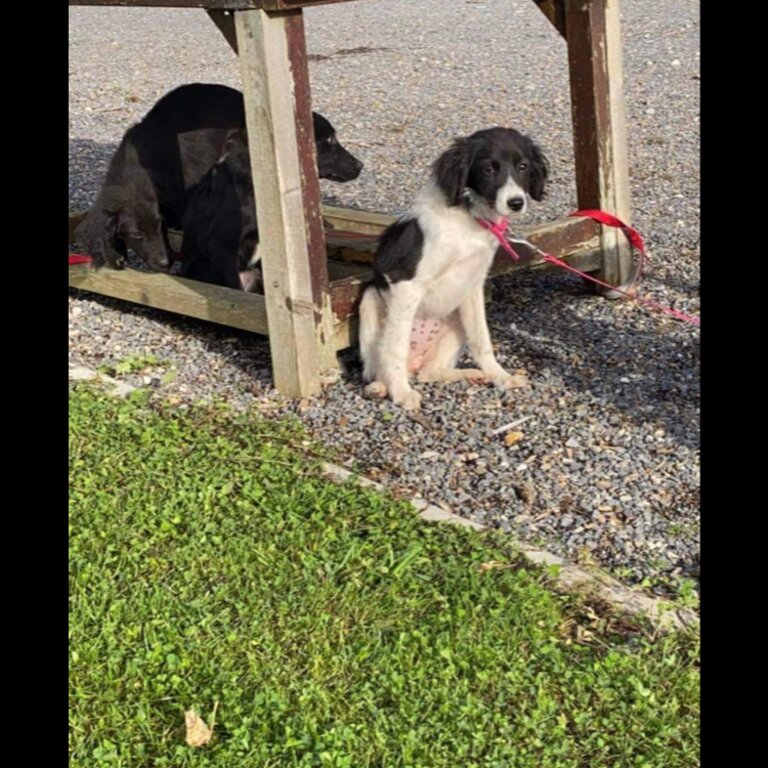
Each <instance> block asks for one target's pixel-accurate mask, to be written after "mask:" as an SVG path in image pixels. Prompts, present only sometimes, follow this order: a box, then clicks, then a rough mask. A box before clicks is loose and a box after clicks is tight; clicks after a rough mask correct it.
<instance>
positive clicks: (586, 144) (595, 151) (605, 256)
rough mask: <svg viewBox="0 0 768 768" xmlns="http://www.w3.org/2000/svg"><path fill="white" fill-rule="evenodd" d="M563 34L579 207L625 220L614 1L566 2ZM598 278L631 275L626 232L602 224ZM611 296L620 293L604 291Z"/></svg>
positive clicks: (621, 281)
mask: <svg viewBox="0 0 768 768" xmlns="http://www.w3.org/2000/svg"><path fill="white" fill-rule="evenodd" d="M565 35H566V40H567V42H568V64H569V67H570V79H571V110H572V117H573V131H574V145H575V151H576V188H577V193H578V202H579V207H580V208H600V209H601V210H604V211H607V212H609V213H613V214H615V215H616V216H618V217H619V218H620V219H622V220H623V221H625V222H626V223H627V224H629V223H630V222H629V219H630V204H629V170H628V166H627V146H626V133H625V117H624V89H623V76H622V64H621V35H620V30H619V1H618V0H567V2H566V13H565ZM601 250H602V268H601V270H600V272H599V273H598V276H599V277H600V278H601V279H602V280H604V281H606V282H608V283H610V284H611V285H617V286H619V287H622V286H624V287H626V286H627V284H628V283H629V282H630V281H631V279H632V275H633V261H632V251H631V249H630V247H629V244H628V243H627V241H626V238H625V237H624V235H623V234H622V233H621V232H620V231H618V230H616V229H611V228H607V227H606V228H604V230H603V234H602V236H601ZM605 295H606V296H608V297H610V298H615V297H618V296H619V295H620V294H617V293H615V292H610V291H608V292H606V293H605Z"/></svg>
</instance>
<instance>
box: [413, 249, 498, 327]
mask: <svg viewBox="0 0 768 768" xmlns="http://www.w3.org/2000/svg"><path fill="white" fill-rule="evenodd" d="M493 254H494V249H493V248H492V247H489V246H488V244H487V243H485V242H482V241H480V242H479V243H477V245H476V246H475V247H473V248H464V249H460V248H456V247H450V246H447V247H446V249H445V250H444V251H443V253H442V254H436V256H438V257H440V256H442V258H439V261H438V260H437V259H436V260H435V262H434V263H433V267H434V268H433V269H431V270H427V269H425V270H424V271H425V273H427V274H424V297H423V300H422V302H421V306H420V307H419V314H421V315H425V316H429V317H447V316H448V315H449V314H451V312H453V311H454V310H455V309H457V308H458V306H459V305H460V304H461V303H462V302H463V301H464V300H465V299H466V298H467V296H468V295H469V294H470V293H471V292H472V291H473V290H475V289H476V288H477V286H478V285H480V284H481V283H482V282H483V281H484V280H485V278H486V276H487V275H488V270H489V269H490V266H491V262H492V261H493ZM427 255H428V254H425V256H427ZM426 266H427V265H426V264H425V267H426Z"/></svg>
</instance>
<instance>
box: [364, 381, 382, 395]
mask: <svg viewBox="0 0 768 768" xmlns="http://www.w3.org/2000/svg"><path fill="white" fill-rule="evenodd" d="M363 391H364V392H365V395H366V396H367V397H376V398H381V397H386V396H387V386H386V384H384V382H383V381H372V382H371V383H370V384H368V385H367V386H366V388H365V389H364V390H363Z"/></svg>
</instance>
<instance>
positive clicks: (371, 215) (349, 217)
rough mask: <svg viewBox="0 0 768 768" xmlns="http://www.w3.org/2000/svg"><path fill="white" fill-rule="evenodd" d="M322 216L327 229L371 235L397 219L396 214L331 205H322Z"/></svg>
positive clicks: (379, 231) (378, 232)
mask: <svg viewBox="0 0 768 768" xmlns="http://www.w3.org/2000/svg"><path fill="white" fill-rule="evenodd" d="M323 218H324V219H325V221H326V225H327V229H328V230H329V231H330V230H333V229H339V230H341V231H343V232H359V233H360V234H371V235H380V234H381V233H382V232H383V231H384V230H385V229H386V228H387V227H388V226H389V225H390V224H392V222H394V221H397V216H393V215H392V214H389V213H375V212H373V211H355V210H353V209H351V208H338V207H336V206H332V205H324V206H323Z"/></svg>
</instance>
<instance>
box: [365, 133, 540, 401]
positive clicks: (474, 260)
mask: <svg viewBox="0 0 768 768" xmlns="http://www.w3.org/2000/svg"><path fill="white" fill-rule="evenodd" d="M547 176H548V163H547V160H546V157H545V156H544V154H543V153H542V151H541V150H540V149H539V147H538V146H537V145H536V144H534V142H533V141H532V140H531V139H530V138H528V137H527V136H524V135H522V134H521V133H519V132H518V131H516V130H514V129H511V128H489V129H487V130H483V131H478V132H477V133H474V134H472V135H471V136H467V137H464V138H459V139H456V140H455V141H454V142H453V144H452V146H451V147H450V148H449V149H447V150H446V151H445V152H444V153H443V154H442V155H440V157H439V158H438V159H437V160H436V162H435V163H434V165H433V168H432V178H431V180H430V182H429V183H428V184H427V186H426V187H425V189H424V190H422V192H421V194H420V195H419V197H418V198H417V200H416V203H415V204H414V206H413V209H412V210H411V213H409V214H408V215H407V216H405V217H404V218H402V219H400V220H399V221H397V222H395V223H394V224H392V225H391V226H390V227H389V228H388V229H387V230H386V231H385V232H384V234H383V235H382V237H381V240H380V242H379V247H378V250H377V252H376V256H375V259H374V265H373V269H374V275H373V281H372V283H371V284H370V286H369V287H368V288H367V289H366V290H365V292H364V294H363V298H362V300H361V303H360V356H361V358H362V360H363V364H364V371H363V378H364V379H365V381H367V382H369V385H368V391H369V392H370V393H372V394H375V395H378V396H380V397H384V396H387V395H388V396H389V397H391V398H392V400H393V401H394V402H395V403H396V404H398V405H402V406H403V407H404V408H406V409H417V408H419V406H420V403H421V396H420V395H419V393H418V392H416V391H415V390H414V389H413V388H412V387H411V385H410V382H409V376H410V374H417V376H418V377H419V379H420V380H421V381H458V380H461V379H468V380H473V381H475V380H484V381H490V382H493V383H495V384H498V385H500V386H504V387H513V386H525V385H526V384H527V381H526V380H525V379H524V378H523V377H521V376H512V375H510V374H509V373H507V372H506V371H505V370H504V369H503V368H502V367H501V365H499V363H498V362H497V360H496V357H495V354H494V351H493V345H492V344H491V338H490V334H489V331H488V325H487V322H486V318H485V304H484V295H483V283H484V281H485V278H486V276H487V274H488V270H489V269H490V267H491V263H492V262H493V257H494V254H495V252H496V251H497V250H498V247H499V243H498V240H496V237H495V236H494V235H493V234H492V233H491V232H489V231H488V229H487V227H484V226H483V225H482V224H485V225H487V226H490V225H497V224H499V223H501V222H508V220H509V218H510V217H511V216H513V215H517V214H521V213H524V212H525V210H526V208H527V205H528V199H529V198H530V199H533V200H541V199H542V197H543V196H544V185H545V182H546V180H547ZM465 344H466V345H467V346H468V347H469V351H470V353H471V354H472V356H473V357H474V359H475V361H476V362H477V365H478V368H467V369H457V368H456V365H457V363H458V360H459V357H460V354H461V350H462V348H463V347H464V345H465Z"/></svg>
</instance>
